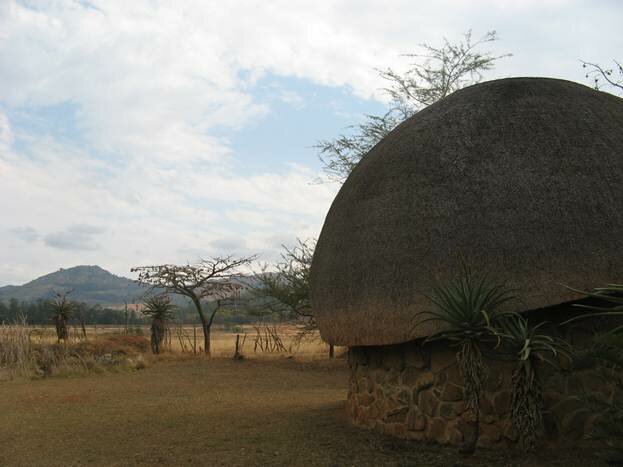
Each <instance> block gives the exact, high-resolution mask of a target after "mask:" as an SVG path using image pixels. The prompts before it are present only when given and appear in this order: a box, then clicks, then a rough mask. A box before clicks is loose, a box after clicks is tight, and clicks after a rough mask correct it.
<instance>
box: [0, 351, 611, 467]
mask: <svg viewBox="0 0 623 467" xmlns="http://www.w3.org/2000/svg"><path fill="white" fill-rule="evenodd" d="M346 380H347V371H346V362H345V360H344V359H336V360H333V361H330V360H326V359H325V360H313V361H310V360H300V359H296V358H294V359H286V358H269V359H265V358H250V359H246V360H243V361H234V360H232V359H230V358H214V359H212V360H207V359H205V358H203V357H193V358H191V357H187V358H183V359H180V358H179V357H177V358H175V359H173V358H171V357H170V356H169V357H164V358H163V359H161V360H160V361H158V362H155V363H153V364H152V365H151V366H150V367H149V368H147V369H145V370H140V371H135V372H130V373H103V374H98V375H88V376H82V377H65V378H63V377H52V378H47V379H39V380H26V379H22V380H13V381H7V382H2V383H0V395H1V397H0V440H1V441H0V442H1V449H0V465H55V466H58V465H87V464H88V465H157V464H159V465H210V466H212V465H214V466H220V465H234V466H238V465H253V466H255V465H288V466H290V465H292V466H307V465H310V466H342V465H344V466H381V465H390V466H442V465H443V466H446V465H447V466H454V465H492V466H493V465H522V466H528V465H566V466H584V465H600V464H599V463H598V462H597V461H596V460H595V459H594V458H593V456H592V453H587V452H572V451H561V452H547V453H537V454H533V455H529V456H524V455H518V454H517V453H512V452H502V453H500V452H492V451H484V450H482V451H480V452H479V453H478V454H477V455H476V456H473V457H470V458H464V457H461V456H460V455H459V454H457V453H456V451H455V449H452V448H445V447H440V446H434V445H426V444H417V443H412V442H404V441H400V440H396V439H393V438H388V437H385V436H382V435H380V434H378V433H374V432H371V431H367V430H361V429H359V428H356V427H353V426H351V425H350V424H349V423H348V420H347V419H346V418H345V417H344V413H343V401H344V398H345V395H346Z"/></svg>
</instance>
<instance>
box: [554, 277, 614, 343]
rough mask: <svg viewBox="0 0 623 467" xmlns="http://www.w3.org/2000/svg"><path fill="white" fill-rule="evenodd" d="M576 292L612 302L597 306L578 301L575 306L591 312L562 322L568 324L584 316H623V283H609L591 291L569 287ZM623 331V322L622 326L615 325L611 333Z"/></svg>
mask: <svg viewBox="0 0 623 467" xmlns="http://www.w3.org/2000/svg"><path fill="white" fill-rule="evenodd" d="M567 288H568V289H570V290H573V291H574V292H578V293H581V294H583V295H586V296H587V297H590V298H596V299H599V300H602V301H604V302H607V303H610V304H611V306H609V307H608V306H595V305H585V304H581V303H576V304H574V305H573V306H574V307H576V308H583V309H585V310H589V311H590V312H589V313H585V314H582V315H579V316H575V317H573V318H571V319H569V320H567V321H565V322H564V323H562V324H568V323H571V322H573V321H577V320H580V319H584V318H589V317H594V318H596V317H604V316H615V317H623V285H620V284H608V285H607V286H605V287H597V288H595V289H593V290H592V291H591V292H585V291H582V290H578V289H574V288H571V287H567ZM621 331H623V324H622V325H620V326H615V327H614V328H612V329H610V330H609V331H608V332H609V333H617V332H621Z"/></svg>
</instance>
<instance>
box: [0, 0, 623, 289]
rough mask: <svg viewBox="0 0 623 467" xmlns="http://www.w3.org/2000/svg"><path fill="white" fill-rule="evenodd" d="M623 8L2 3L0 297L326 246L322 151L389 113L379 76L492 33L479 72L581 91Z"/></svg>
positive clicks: (544, 0) (611, 45) (615, 39)
mask: <svg viewBox="0 0 623 467" xmlns="http://www.w3.org/2000/svg"><path fill="white" fill-rule="evenodd" d="M621 19H623V2H620V1H618V0H612V1H597V0H592V1H589V0H587V1H566V0H539V1H532V0H517V1H510V0H456V1H450V0H448V1H436V2H414V1H410V0H404V1H394V0H387V1H383V2H380V1H364V0H358V1H346V0H344V1H338V0H331V1H322V0H316V1H313V2H312V1H291V0H271V1H263V0H257V1H249V0H247V1H234V0H228V1H225V2H224V1H205V0H197V1H190V0H185V1H174V0H171V1H164V0H163V1H159V0H132V1H127V0H101V1H99V0H93V1H77V0H66V1H63V0H49V1H46V0H31V1H15V0H0V209H1V211H0V219H1V221H0V285H6V284H20V283H23V282H26V281H28V280H30V279H33V278H35V277H37V276H39V275H42V274H44V273H48V272H51V271H54V270H56V269H58V268H60V267H71V266H74V265H78V264H98V265H100V266H102V267H104V268H106V269H108V270H110V271H112V272H114V273H116V274H122V275H129V268H130V267H131V266H134V265H140V264H147V263H159V262H180V261H187V260H188V261H192V260H195V259H196V258H197V257H199V256H208V255H219V254H227V253H237V254H248V253H259V254H261V255H262V257H263V258H264V259H266V260H270V259H271V258H274V257H275V255H276V254H277V253H278V251H279V248H280V245H281V244H283V243H285V244H292V243H293V242H294V241H295V239H296V237H301V238H308V237H315V236H317V235H318V233H319V231H320V228H321V226H322V222H323V220H324V216H325V214H326V211H327V209H328V208H329V205H330V203H331V200H332V199H333V196H334V195H335V193H336V191H337V189H338V188H339V187H338V186H337V185H335V184H330V183H325V184H318V183H313V181H314V179H315V178H316V177H317V175H318V173H319V171H320V167H321V166H320V163H319V161H318V159H317V154H316V151H315V150H314V148H313V145H314V144H315V143H316V141H318V140H320V139H327V138H331V137H332V136H335V135H337V134H338V133H339V132H341V131H343V130H344V129H345V128H346V127H347V126H348V125H350V124H352V123H356V122H357V121H360V119H361V118H362V115H364V114H366V113H369V114H377V113H380V112H382V110H383V108H384V107H383V100H384V96H383V94H382V93H381V92H380V91H379V88H380V87H381V86H382V85H383V83H382V82H381V81H380V79H379V77H378V75H377V72H375V68H385V67H387V66H391V67H394V68H396V69H398V70H402V69H404V68H405V66H406V65H408V61H405V59H404V57H401V56H400V55H401V54H404V53H408V52H415V51H417V45H418V44H420V43H422V42H428V43H431V44H433V45H435V44H439V43H440V41H441V38H442V37H444V36H445V37H448V38H449V39H450V40H457V39H459V38H460V35H461V33H462V32H464V31H467V30H468V29H473V32H474V35H475V36H481V35H483V34H484V33H485V32H486V31H488V30H491V29H495V30H497V31H498V34H499V37H500V40H499V41H498V42H496V43H494V44H492V45H491V47H488V49H489V50H492V51H494V52H495V53H500V54H501V53H506V52H511V53H512V54H513V56H512V57H511V58H507V59H504V60H503V61H501V62H499V63H498V65H497V66H496V68H495V69H494V70H493V71H491V72H490V73H488V75H487V76H486V78H487V79H494V78H501V77H509V76H552V77H560V78H566V79H570V80H574V81H578V82H583V83H586V82H587V80H586V79H585V78H584V74H583V72H582V68H581V66H580V63H579V59H586V60H593V61H597V62H601V63H608V62H609V61H610V60H611V59H612V58H618V59H623V34H621V32H620V26H621Z"/></svg>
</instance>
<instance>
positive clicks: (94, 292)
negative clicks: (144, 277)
mask: <svg viewBox="0 0 623 467" xmlns="http://www.w3.org/2000/svg"><path fill="white" fill-rule="evenodd" d="M71 289H73V292H72V294H71V298H72V300H76V301H79V302H85V303H89V304H96V303H99V304H102V305H117V304H121V303H124V302H125V301H127V302H128V303H135V302H138V301H140V300H141V297H142V295H143V294H144V293H145V291H146V290H147V288H146V287H143V286H140V285H137V284H136V283H135V282H134V281H132V280H130V279H128V278H126V277H119V276H115V275H114V274H111V273H110V272H108V271H106V270H104V269H102V268H100V267H99V266H76V267H73V268H68V269H60V270H58V271H56V272H53V273H51V274H46V275H45V276H41V277H39V278H38V279H35V280H33V281H30V282H28V283H27V284H24V285H20V286H15V285H8V286H6V287H0V300H2V301H5V302H6V301H8V300H9V299H10V298H16V299H18V300H20V301H21V300H24V301H27V302H31V301H35V300H38V299H44V300H45V299H48V298H51V297H52V296H53V291H55V290H56V291H59V292H62V291H67V290H71Z"/></svg>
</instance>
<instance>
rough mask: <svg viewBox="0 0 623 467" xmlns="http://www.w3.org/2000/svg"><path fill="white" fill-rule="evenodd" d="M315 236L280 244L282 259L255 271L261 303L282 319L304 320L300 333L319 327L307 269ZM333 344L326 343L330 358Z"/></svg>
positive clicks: (312, 253) (304, 333) (308, 269)
mask: <svg viewBox="0 0 623 467" xmlns="http://www.w3.org/2000/svg"><path fill="white" fill-rule="evenodd" d="M315 247H316V240H314V239H308V240H305V241H303V240H301V239H298V238H297V244H296V246H294V247H293V248H288V247H287V246H285V245H282V248H283V252H282V254H281V261H279V262H277V263H276V264H275V265H274V267H275V269H276V270H275V271H268V270H267V267H264V269H263V271H262V273H261V274H259V275H258V279H259V282H260V285H259V287H257V288H256V289H255V295H256V296H257V297H260V298H261V299H262V300H261V303H260V304H261V306H263V307H267V308H268V309H269V310H270V311H271V312H273V313H276V314H277V315H278V316H279V317H280V318H281V319H294V320H297V321H299V322H300V321H301V320H302V321H303V323H304V326H303V330H302V334H301V336H303V335H307V334H308V333H310V332H313V331H315V330H317V329H318V326H317V325H316V321H315V319H314V315H313V314H312V310H311V303H310V284H311V281H310V269H311V263H312V258H313V256H314V249H315ZM333 355H334V346H333V344H332V343H329V357H330V358H333Z"/></svg>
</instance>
